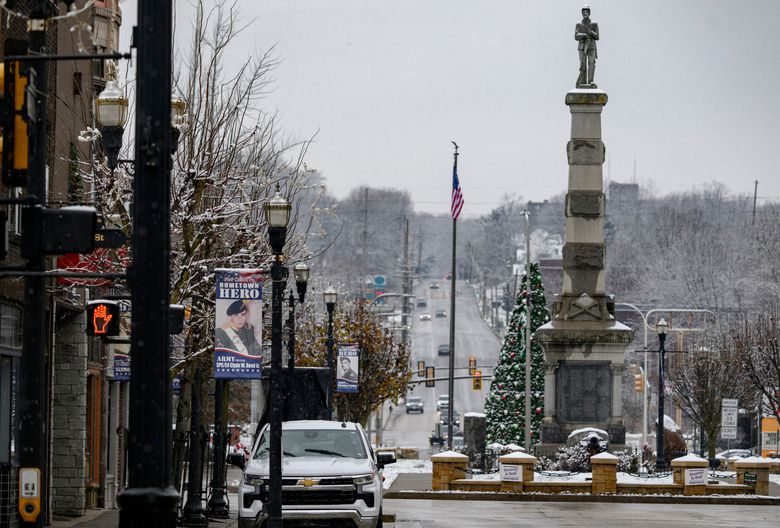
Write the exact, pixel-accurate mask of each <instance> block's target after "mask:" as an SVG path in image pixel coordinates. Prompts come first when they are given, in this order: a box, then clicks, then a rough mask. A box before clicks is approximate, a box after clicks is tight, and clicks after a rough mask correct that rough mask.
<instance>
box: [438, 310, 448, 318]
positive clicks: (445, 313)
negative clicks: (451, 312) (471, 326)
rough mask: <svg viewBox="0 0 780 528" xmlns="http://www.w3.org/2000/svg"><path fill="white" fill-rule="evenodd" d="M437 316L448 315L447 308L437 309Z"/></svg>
mask: <svg viewBox="0 0 780 528" xmlns="http://www.w3.org/2000/svg"><path fill="white" fill-rule="evenodd" d="M436 317H447V310H436Z"/></svg>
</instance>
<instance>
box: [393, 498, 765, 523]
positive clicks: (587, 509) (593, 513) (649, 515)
mask: <svg viewBox="0 0 780 528" xmlns="http://www.w3.org/2000/svg"><path fill="white" fill-rule="evenodd" d="M384 510H385V512H386V513H394V514H396V522H395V524H394V527H395V528H439V527H441V528H443V527H448V528H449V527H453V526H468V527H469V528H482V527H485V528H487V527H490V528H510V527H511V528H517V527H522V526H529V527H530V526H533V527H536V528H544V527H558V526H578V527H587V526H598V527H603V526H616V527H617V526H619V527H621V528H622V527H644V526H650V527H664V528H666V527H686V528H688V527H698V526H701V527H704V526H707V527H712V526H729V527H750V528H761V527H764V526H767V527H768V526H772V527H776V526H777V525H778V522H777V514H778V508H777V507H776V506H733V505H711V504H708V505H689V504H669V505H663V504H615V503H582V502H502V501H461V500H458V501H452V500H438V501H432V500H398V499H395V500H392V499H386V500H385V503H384Z"/></svg>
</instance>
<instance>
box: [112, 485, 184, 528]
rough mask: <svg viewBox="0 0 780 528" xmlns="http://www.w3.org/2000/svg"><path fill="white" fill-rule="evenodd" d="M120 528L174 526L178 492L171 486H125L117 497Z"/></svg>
mask: <svg viewBox="0 0 780 528" xmlns="http://www.w3.org/2000/svg"><path fill="white" fill-rule="evenodd" d="M117 500H118V502H119V508H120V510H119V526H120V528H144V527H148V526H161V527H168V528H174V527H175V526H176V506H177V505H178V503H179V493H178V492H177V491H176V488H174V487H173V486H168V487H166V488H127V489H125V490H124V491H123V492H122V493H120V494H119V496H118V497H117Z"/></svg>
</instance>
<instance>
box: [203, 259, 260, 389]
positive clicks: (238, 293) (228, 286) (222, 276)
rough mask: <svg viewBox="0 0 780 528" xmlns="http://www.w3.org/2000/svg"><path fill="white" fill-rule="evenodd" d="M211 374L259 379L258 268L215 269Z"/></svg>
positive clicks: (232, 377)
mask: <svg viewBox="0 0 780 528" xmlns="http://www.w3.org/2000/svg"><path fill="white" fill-rule="evenodd" d="M215 278H216V289H217V291H216V301H217V302H216V324H215V330H214V377H215V378H222V379H260V376H261V373H262V363H263V356H262V353H261V350H262V349H261V343H262V342H263V336H262V327H263V325H262V322H263V278H264V272H263V270H259V269H218V270H216V271H215Z"/></svg>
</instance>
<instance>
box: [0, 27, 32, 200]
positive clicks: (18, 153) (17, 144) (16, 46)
mask: <svg viewBox="0 0 780 528" xmlns="http://www.w3.org/2000/svg"><path fill="white" fill-rule="evenodd" d="M5 52H6V54H8V55H25V54H26V53H27V44H26V42H24V41H18V40H14V39H9V40H8V41H6V49H5ZM30 73H31V70H29V69H28V68H27V66H25V65H23V64H22V63H21V62H19V61H7V62H4V63H0V128H2V139H0V161H1V162H2V163H0V164H1V165H2V181H3V184H4V185H5V186H6V187H24V186H25V185H26V184H27V169H28V167H29V159H30V138H29V136H28V130H27V122H28V119H29V116H30V115H34V113H35V108H34V106H35V103H34V100H35V99H34V98H33V97H30V90H28V87H31V88H34V82H33V83H31V82H30ZM31 84H32V85H33V86H30V85H31ZM28 101H29V104H28Z"/></svg>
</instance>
